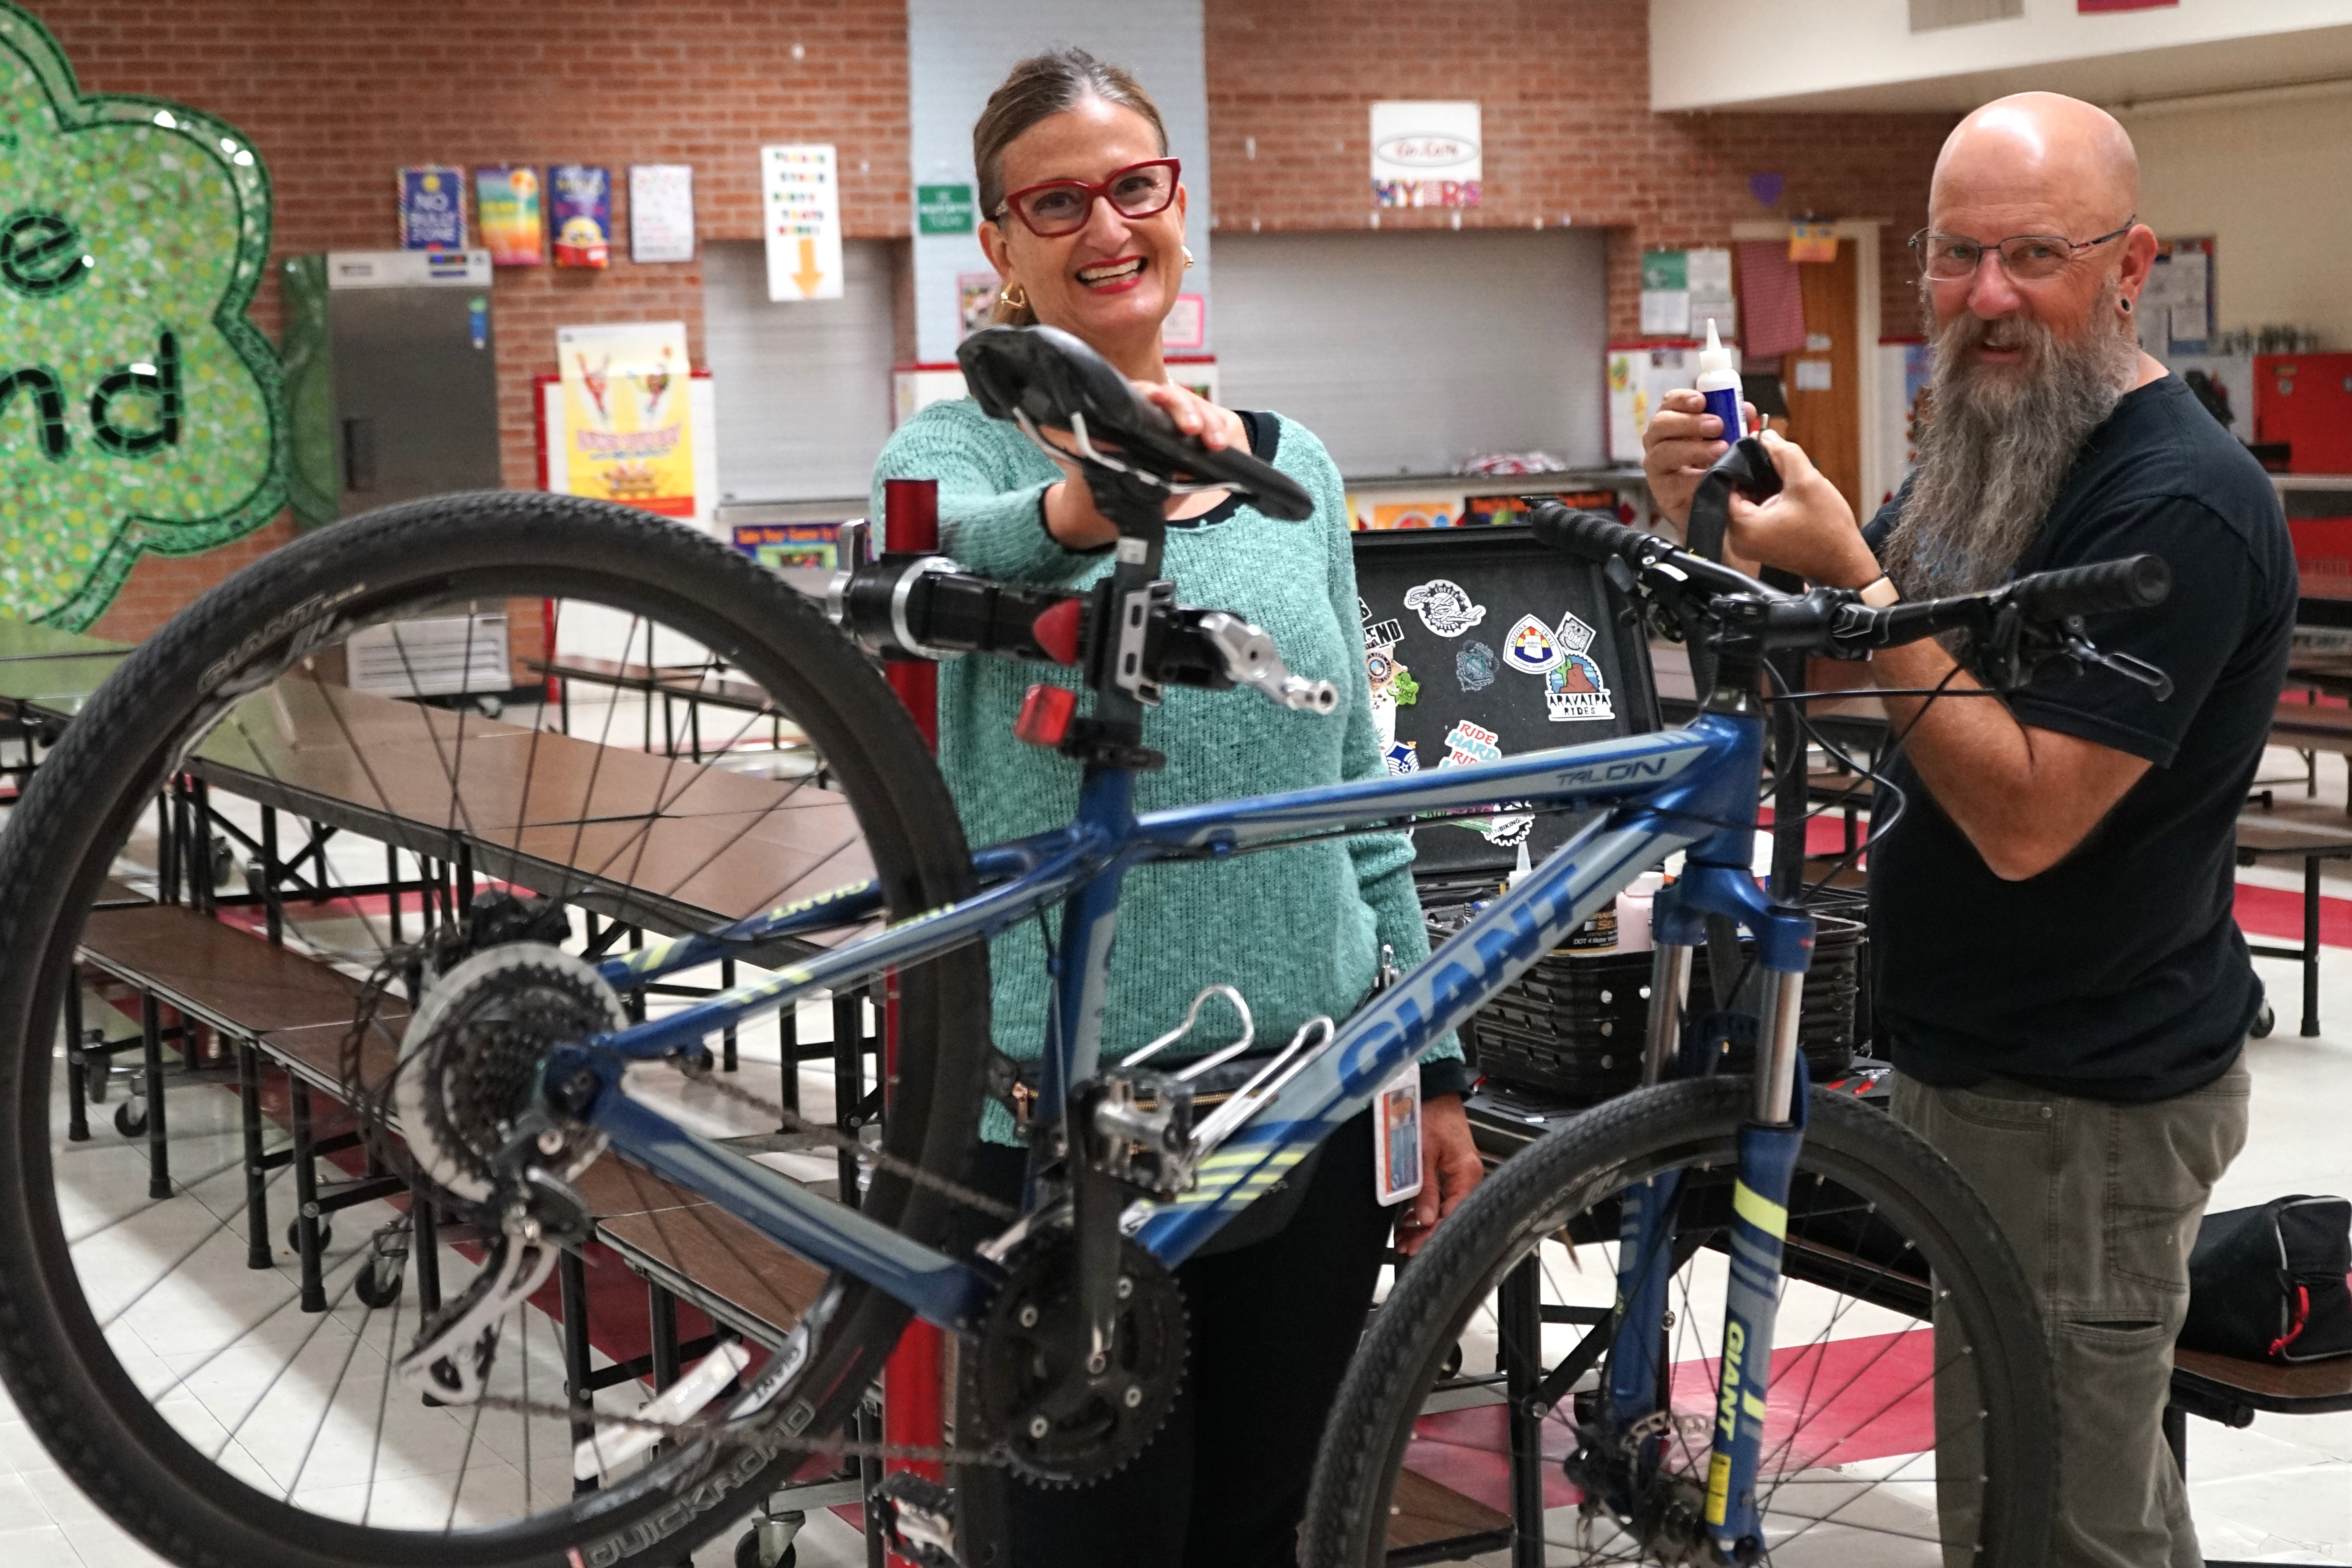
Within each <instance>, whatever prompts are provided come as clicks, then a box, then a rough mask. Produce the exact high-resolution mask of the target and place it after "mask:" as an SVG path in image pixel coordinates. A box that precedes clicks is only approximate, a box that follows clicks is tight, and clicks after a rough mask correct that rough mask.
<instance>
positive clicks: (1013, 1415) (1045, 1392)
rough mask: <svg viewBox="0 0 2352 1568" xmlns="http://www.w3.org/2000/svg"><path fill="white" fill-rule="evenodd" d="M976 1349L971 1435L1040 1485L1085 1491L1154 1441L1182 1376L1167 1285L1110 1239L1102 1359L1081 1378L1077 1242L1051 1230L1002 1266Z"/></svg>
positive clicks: (1173, 1302) (1176, 1309)
mask: <svg viewBox="0 0 2352 1568" xmlns="http://www.w3.org/2000/svg"><path fill="white" fill-rule="evenodd" d="M1003 1268H1004V1271H1005V1281H1004V1288H1003V1289H1002V1290H1001V1291H999V1292H998V1293H997V1297H996V1301H995V1304H994V1305H993V1306H992V1308H991V1309H990V1311H989V1315H988V1321H986V1322H985V1323H984V1324H983V1325H982V1328H981V1331H980V1334H979V1338H978V1342H977V1346H976V1352H977V1353H976V1354H975V1356H974V1361H975V1362H976V1363H977V1365H976V1372H975V1375H974V1378H973V1385H974V1396H975V1397H974V1404H975V1405H976V1410H977V1415H978V1416H979V1424H980V1427H981V1432H980V1436H981V1439H982V1444H983V1445H984V1446H985V1447H991V1448H995V1449H999V1450H1000V1451H1002V1452H1003V1454H1004V1455H1005V1456H1006V1458H1008V1459H1009V1460H1010V1461H1011V1463H1012V1465H1013V1468H1014V1469H1015V1470H1017V1471H1019V1472H1020V1473H1021V1474H1022V1475H1024V1476H1025V1477H1027V1478H1028V1479H1030V1480H1032V1481H1035V1482H1039V1483H1041V1484H1044V1485H1046V1486H1055V1487H1083V1486H1090V1485H1092V1484H1093V1483H1095V1482H1096V1481H1098V1480H1101V1479H1103V1478H1104V1477H1106V1476H1108V1475H1111V1474H1112V1473H1114V1472H1115V1471H1117V1470H1118V1469H1120V1468H1123V1467H1124V1466H1125V1465H1126V1464H1127V1463H1128V1462H1129V1460H1130V1459H1133V1458H1135V1457H1136V1455H1138V1454H1139V1453H1141V1452H1142V1451H1143V1449H1144V1447H1145V1446H1146V1445H1147V1444H1149V1443H1150V1441H1151V1439H1152V1437H1153V1436H1155V1435H1156V1434H1157V1433H1158V1432H1159V1430H1160V1425H1161V1423H1163V1422H1165V1421H1166V1420H1167V1419H1168V1412H1169V1410H1170V1409H1171V1407H1172V1406H1173V1405H1175V1403H1176V1391H1177V1388H1178V1387H1179V1386H1180V1385H1181V1383H1182V1381H1183V1374H1184V1299H1183V1295H1182V1293H1181V1291H1180V1290H1179V1289H1178V1288H1177V1285H1176V1277H1175V1276H1174V1275H1173V1274H1171V1273H1170V1272H1169V1271H1168V1269H1167V1268H1166V1267H1165V1266H1164V1265H1163V1264H1161V1263H1160V1260H1159V1259H1158V1258H1154V1257H1152V1256H1151V1254H1150V1253H1149V1252H1147V1251H1145V1250H1144V1249H1143V1248H1142V1247H1138V1246H1136V1245H1135V1244H1134V1243H1133V1242H1131V1241H1126V1240H1122V1241H1121V1242H1120V1244H1119V1252H1118V1283H1117V1285H1116V1287H1115V1289H1114V1294H1115V1296H1116V1298H1117V1302H1118V1306H1117V1311H1116V1313H1115V1315H1114V1319H1113V1322H1114V1332H1113V1334H1112V1337H1111V1352H1110V1354H1109V1355H1108V1358H1106V1364H1105V1365H1104V1366H1103V1367H1102V1369H1101V1370H1100V1371H1098V1372H1094V1373H1089V1372H1088V1371H1087V1368H1086V1366H1085V1365H1084V1364H1083V1363H1081V1361H1080V1359H1079V1356H1078V1353H1077V1351H1076V1346H1077V1345H1078V1344H1079V1343H1080V1342H1081V1333H1080V1326H1081V1322H1082V1319H1081V1315H1080V1314H1081V1309H1080V1305H1079V1291H1078V1271H1077V1245H1076V1240H1075V1238H1074V1237H1073V1236H1072V1234H1071V1232H1070V1231H1069V1230H1068V1229H1067V1228H1065V1227H1062V1226H1055V1227H1053V1228H1050V1229H1047V1230H1045V1231H1042V1232H1035V1233H1033V1234H1031V1235H1030V1236H1029V1237H1027V1238H1025V1239H1024V1240H1023V1241H1022V1242H1020V1243H1019V1244H1018V1245H1017V1246H1015V1247H1013V1249H1012V1251H1011V1252H1010V1253H1009V1254H1008V1255H1007V1256H1006V1258H1004V1261H1003Z"/></svg>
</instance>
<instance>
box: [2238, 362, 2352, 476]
mask: <svg viewBox="0 0 2352 1568" xmlns="http://www.w3.org/2000/svg"><path fill="white" fill-rule="evenodd" d="M2254 439H2255V441H2257V442H2272V441H2284V442H2285V443H2286V444H2287V446H2288V447H2289V449H2290V450H2289V453H2288V460H2287V472H2289V473H2291V474H2352V353H2336V354H2257V355H2255V356H2254Z"/></svg>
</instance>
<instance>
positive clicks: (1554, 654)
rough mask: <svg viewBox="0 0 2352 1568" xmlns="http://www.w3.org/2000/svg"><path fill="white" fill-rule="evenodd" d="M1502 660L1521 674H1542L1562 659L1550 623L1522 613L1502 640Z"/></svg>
mask: <svg viewBox="0 0 2352 1568" xmlns="http://www.w3.org/2000/svg"><path fill="white" fill-rule="evenodd" d="M1503 662H1504V663H1505V664H1507V665H1509V666H1510V667H1511V668H1513V669H1516V670H1517V671H1518V672H1519V673H1520V674H1522V675H1541V674H1543V673H1544V672H1545V671H1547V670H1549V669H1550V668H1552V666H1554V665H1556V664H1558V663H1559V642H1558V641H1557V640H1556V639H1555V638H1554V637H1552V635H1551V628H1550V627H1549V626H1546V625H1544V624H1543V623H1542V622H1541V621H1539V620H1538V619H1536V618H1535V617H1534V616H1520V617H1519V619H1518V623H1517V625H1516V626H1512V627H1511V635H1510V636H1509V637H1506V638H1504V639H1503Z"/></svg>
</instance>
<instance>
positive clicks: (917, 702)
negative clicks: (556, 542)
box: [735, 479, 947, 1568]
mask: <svg viewBox="0 0 2352 1568" xmlns="http://www.w3.org/2000/svg"><path fill="white" fill-rule="evenodd" d="M883 489H884V497H883V505H884V509H885V510H884V514H883V547H884V549H886V550H887V551H888V552H890V553H892V554H901V553H905V554H913V555H929V554H932V553H935V552H937V551H938V549H939V543H940V515H939V481H937V480H936V479H887V480H885V481H884V482H883ZM866 539H867V531H866V525H865V524H863V523H856V524H845V525H844V526H843V528H842V529H841V537H840V539H839V541H838V542H837V544H836V546H835V548H836V550H837V551H838V552H839V557H838V564H839V566H840V567H841V569H842V570H844V571H853V570H855V569H856V568H857V567H859V566H862V565H865V564H866ZM882 673H883V676H884V678H885V679H887V680H888V681H889V683H890V689H892V690H893V691H896V692H897V693H898V700H899V701H900V702H902V703H904V704H905V705H906V708H907V711H908V714H909V715H910V716H911V717H912V718H913V719H914V721H915V727H916V728H917V729H919V730H920V731H922V735H923V740H924V741H925V742H926V743H928V744H929V746H930V747H931V748H932V750H934V751H936V750H938V748H939V743H940V731H939V692H940V671H939V666H938V665H937V664H936V663H934V662H932V661H931V660H929V659H925V658H913V657H902V658H891V659H890V660H888V662H887V663H886V664H885V665H884V666H883V670H882ZM880 1011H881V1015H882V1016H881V1019H880V1024H881V1033H882V1039H881V1049H882V1083H883V1094H884V1100H883V1104H884V1110H885V1114H886V1115H887V1110H888V1104H889V1086H890V1085H891V1084H893V1083H895V1082H896V1081H897V1075H898V983H897V980H896V978H895V977H893V978H892V979H891V980H890V981H889V982H888V984H887V985H886V987H885V988H884V992H883V995H882V998H881V1006H880ZM846 1016H853V1017H854V1016H856V1015H855V1012H854V1011H853V1012H851V1013H849V1014H848V1015H846ZM834 1017H835V1028H836V1029H839V1028H841V1027H844V1026H845V1025H844V1023H843V1021H842V1020H843V1019H844V1017H845V1014H844V1013H843V1011H842V1010H840V1009H838V1008H836V1009H835V1014H834ZM785 1071H786V1073H787V1074H790V1073H791V1072H792V1071H793V1064H792V1062H791V1061H790V1060H789V1059H787V1061H786V1062H785ZM843 1176H844V1180H845V1183H846V1182H847V1181H849V1180H851V1179H853V1178H852V1176H851V1173H849V1172H848V1171H846V1170H845V1171H844V1173H843ZM843 1198H844V1201H845V1202H847V1201H853V1200H854V1198H855V1193H854V1190H852V1189H850V1188H848V1187H847V1186H845V1189H844V1193H843ZM945 1346H946V1339H945V1336H944V1335H942V1334H941V1333H940V1331H939V1330H938V1329H936V1328H934V1327H933V1326H932V1325H930V1324H929V1323H926V1322H924V1321H921V1320H920V1319H915V1320H912V1321H909V1322H908V1324H907V1328H906V1331H905V1332H904V1333H902V1334H901V1335H900V1336H899V1339H898V1348H897V1349H896V1350H894V1351H892V1352H890V1359H889V1360H888V1361H887V1363H885V1364H884V1366H883V1369H882V1391H881V1392H882V1411H881V1420H880V1422H879V1435H880V1436H881V1438H882V1440H883V1441H884V1442H885V1443H887V1444H890V1445H892V1446H894V1447H895V1446H903V1447H924V1448H934V1447H943V1446H945V1444H946V1441H947V1415H946V1397H945V1369H946V1359H947V1358H946V1353H945ZM851 1429H852V1431H853V1432H854V1433H855V1434H856V1436H859V1437H862V1438H867V1439H870V1438H872V1437H873V1436H876V1423H875V1422H874V1420H873V1417H872V1413H871V1412H870V1411H867V1410H861V1411H859V1413H858V1414H857V1415H856V1417H855V1418H854V1425H853V1426H852V1428H851ZM902 1470H911V1471H914V1472H915V1473H916V1474H917V1475H919V1476H920V1477H921V1478H922V1479H925V1480H927V1481H929V1482H931V1483H933V1484H934V1485H937V1484H940V1483H941V1482H942V1481H943V1479H944V1477H943V1476H942V1474H941V1472H940V1467H939V1466H938V1465H936V1464H933V1463H930V1462H929V1461H921V1460H916V1461H910V1460H902V1459H892V1460H889V1461H887V1464H886V1463H884V1462H880V1461H877V1460H874V1459H871V1458H866V1459H858V1460H852V1461H848V1462H847V1463H846V1464H845V1467H844V1471H843V1473H841V1474H839V1475H836V1476H835V1477H833V1478H829V1479H815V1480H811V1481H798V1480H795V1481H792V1482H789V1483H787V1484H786V1485H784V1486H782V1487H779V1488H778V1489H776V1490H775V1491H774V1492H772V1494H770V1496H769V1497H768V1499H767V1500H766V1501H765V1502H764V1503H763V1504H762V1505H761V1507H760V1508H759V1509H758V1510H756V1511H755V1512H754V1513H753V1514H752V1517H751V1530H750V1531H748V1532H746V1533H745V1534H744V1535H743V1537H742V1538H741V1539H740V1541H739V1542H737V1543H736V1547H735V1568H793V1563H794V1561H795V1560H796V1558H797V1556H798V1552H796V1551H795V1549H794V1547H793V1538H794V1537H795V1536H797V1535H798V1534H799V1533H800V1531H802V1529H803V1528H804V1527H805V1526H806V1524H807V1522H808V1516H809V1512H810V1510H814V1509H823V1508H835V1507H839V1506H841V1505H843V1504H849V1503H854V1504H856V1505H857V1506H858V1509H859V1512H860V1514H861V1516H862V1519H863V1521H864V1530H865V1534H866V1564H867V1568H885V1564H886V1563H887V1564H889V1565H891V1568H916V1565H915V1564H913V1563H909V1562H908V1559H906V1558H904V1557H901V1556H899V1555H898V1554H897V1553H895V1552H889V1551H888V1549H887V1530H886V1528H885V1525H884V1521H883V1510H882V1509H881V1508H880V1507H878V1506H877V1493H878V1492H879V1490H880V1488H881V1486H882V1484H883V1481H884V1479H885V1478H886V1476H887V1475H891V1474H896V1473H898V1472H899V1471H902Z"/></svg>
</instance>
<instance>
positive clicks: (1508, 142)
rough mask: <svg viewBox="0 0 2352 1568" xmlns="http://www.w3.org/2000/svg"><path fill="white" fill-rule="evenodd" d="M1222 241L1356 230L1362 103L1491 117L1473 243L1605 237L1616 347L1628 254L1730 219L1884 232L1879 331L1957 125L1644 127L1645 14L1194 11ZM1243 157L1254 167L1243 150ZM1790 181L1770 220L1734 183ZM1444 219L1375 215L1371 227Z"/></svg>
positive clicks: (1400, 8) (1543, 7)
mask: <svg viewBox="0 0 2352 1568" xmlns="http://www.w3.org/2000/svg"><path fill="white" fill-rule="evenodd" d="M1204 5H1205V14H1206V24H1207V53H1208V74H1209V132H1210V145H1211V155H1212V156H1213V158H1214V159H1215V162H1216V170H1217V181H1216V198H1217V210H1216V215H1215V216H1216V221H1217V224H1218V226H1219V227H1221V228H1234V227H1239V228H1243V229H1248V228H1253V227H1257V228H1265V229H1308V228H1361V227H1364V226H1367V225H1368V224H1370V221H1371V218H1372V206H1371V199H1370V187H1371V176H1370V163H1371V149H1370V113H1369V110H1368V106H1369V105H1370V103H1371V102H1372V100H1375V99H1385V98H1438V99H1443V98H1475V99H1477V100H1479V101H1480V103H1481V104H1482V105H1483V106H1484V114H1483V117H1482V123H1483V129H1484V132H1485V138H1486V147H1485V164H1486V166H1485V174H1486V180H1485V187H1484V191H1483V193H1482V194H1483V196H1484V203H1483V205H1480V206H1478V207H1476V208H1472V209H1467V210H1465V211H1463V212H1461V214H1460V217H1461V221H1462V223H1463V224H1464V225H1465V226H1473V225H1475V226H1504V227H1527V226H1533V225H1534V224H1536V223H1537V222H1538V221H1541V222H1542V223H1544V224H1545V225H1547V226H1549V225H1552V224H1558V223H1560V222H1563V221H1567V222H1572V223H1574V224H1577V225H1580V226H1595V227H1602V228H1606V229H1608V230H1609V239H1610V245H1609V316H1610V321H1609V331H1610V335H1611V336H1612V338H1617V337H1631V336H1633V335H1635V331H1636V328H1637V327H1638V325H1639V321H1640V318H1639V315H1638V295H1639V293H1640V280H1639V279H1640V265H1641V252H1642V251H1643V250H1645V249H1650V248H1654V247H1669V248H1672V247H1685V246H1699V245H1722V244H1725V243H1727V241H1728V240H1729V238H1730V235H1731V225H1732V224H1733V223H1734V222H1737V221H1740V220H1743V219H1773V218H1785V217H1787V216H1791V215H1794V214H1798V213H1801V212H1805V211H1807V210H1809V209H1810V210H1811V212H1812V213H1814V214H1816V215H1817V216H1823V217H1850V218H1883V219H1885V220H1887V223H1888V227H1887V228H1886V229H1885V254H1884V255H1883V257H1882V258H1881V270H1880V277H1881V279H1882V284H1883V294H1884V302H1883V306H1882V320H1883V321H1884V322H1885V331H1888V332H1889V333H1895V332H1904V331H1909V330H1910V329H1911V324H1912V323H1913V322H1914V321H1916V319H1917V313H1918V312H1917V306H1916V295H1915V293H1914V291H1913V287H1912V283H1911V281H1910V273H1909V270H1908V263H1907V261H1906V255H1905V253H1904V251H1903V249H1902V244H1903V240H1904V238H1905V237H1908V236H1909V235H1910V234H1911V233H1912V231H1913V230H1915V229H1916V228H1917V227H1919V226H1921V225H1922V224H1924V223H1925V222H1926V221H1927V220H1926V213H1927V176H1928V174H1929V173H1930V171H1931V170H1932V168H1933V167H1934V164H1935V157H1936V150H1937V147H1938V146H1940V145H1941V144H1942V142H1943V139H1944V136H1945V134H1946V133H1947V132H1948V131H1949V130H1950V129H1951V127H1952V125H1953V123H1954V122H1955V121H1957V119H1958V116H1956V115H1952V114H1948V113H1936V114H1830V115H1824V114H1808V115H1790V114H1720V115H1710V114H1674V115H1661V114H1653V113H1651V112H1650V108H1649V101H1650V86H1649V79H1650V70H1649V61H1650V53H1649V50H1650V44H1649V6H1648V4H1647V0H1454V3H1453V4H1451V5H1446V6H1444V7H1442V8H1441V9H1439V10H1437V11H1434V12H1433V11H1431V10H1430V9H1429V8H1427V7H1425V6H1421V5H1408V4H1406V3H1405V0H1284V4H1281V5H1268V4H1265V3H1264V0H1204ZM1253 140H1254V141H1255V156H1252V145H1251V143H1252V141H1253ZM1767 171H1770V172H1777V173H1779V174H1781V175H1783V176H1784V177H1785V179H1786V181H1787V184H1786V188H1785V190H1784V191H1783V193H1782V195H1781V197H1780V202H1779V203H1778V205H1775V206H1772V207H1766V206H1764V205H1760V204H1759V202H1758V201H1757V200H1756V198H1755V197H1754V196H1753V195H1750V194H1749V192H1748V176H1749V175H1750V174H1757V173H1760V172H1767ZM1379 216H1380V222H1381V225H1382V226H1423V227H1443V226H1446V225H1448V224H1450V223H1452V222H1453V221H1454V216H1455V215H1454V214H1453V213H1449V212H1444V211H1437V210H1433V209H1428V208H1423V209H1418V210H1406V211H1395V210H1391V211H1388V212H1383V213H1381V214H1380V215H1379Z"/></svg>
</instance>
